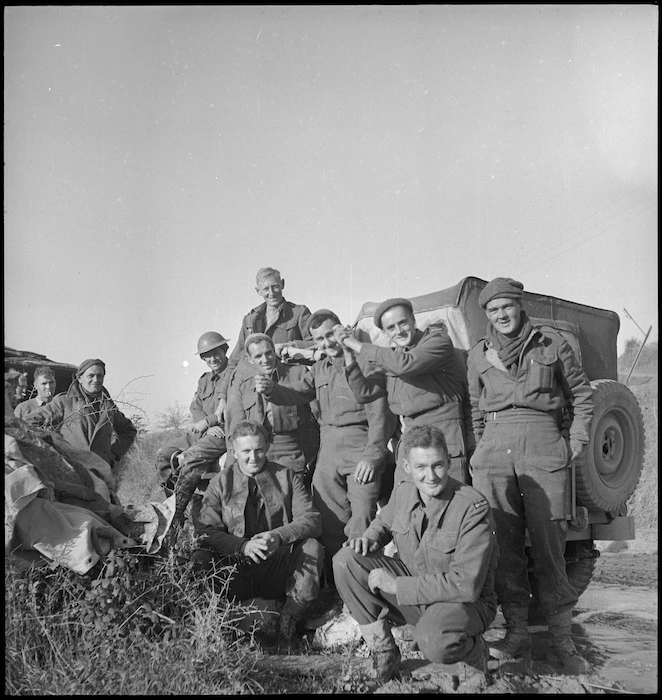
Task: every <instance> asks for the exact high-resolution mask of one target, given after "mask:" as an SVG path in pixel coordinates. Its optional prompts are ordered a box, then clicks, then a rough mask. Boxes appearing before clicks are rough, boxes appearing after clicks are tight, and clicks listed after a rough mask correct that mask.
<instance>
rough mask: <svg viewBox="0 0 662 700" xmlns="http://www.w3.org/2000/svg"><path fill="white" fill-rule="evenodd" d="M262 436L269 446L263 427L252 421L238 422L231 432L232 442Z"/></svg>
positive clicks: (267, 436) (267, 434)
mask: <svg viewBox="0 0 662 700" xmlns="http://www.w3.org/2000/svg"><path fill="white" fill-rule="evenodd" d="M254 435H255V436H260V435H261V436H262V437H263V438H264V441H265V443H266V444H267V445H268V444H269V433H268V432H267V430H266V428H265V427H264V426H263V425H260V424H259V423H257V422H256V421H254V420H240V421H239V422H238V423H237V425H235V427H234V430H233V431H232V442H234V441H235V440H238V439H239V438H242V437H250V436H254Z"/></svg>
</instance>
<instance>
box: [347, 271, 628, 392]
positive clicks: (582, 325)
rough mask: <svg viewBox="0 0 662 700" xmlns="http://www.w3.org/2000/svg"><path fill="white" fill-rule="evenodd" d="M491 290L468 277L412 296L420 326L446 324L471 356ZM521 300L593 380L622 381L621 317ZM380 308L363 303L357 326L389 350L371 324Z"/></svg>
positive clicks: (539, 297)
mask: <svg viewBox="0 0 662 700" xmlns="http://www.w3.org/2000/svg"><path fill="white" fill-rule="evenodd" d="M486 285H487V281H485V280H482V279H479V278H478V277H465V278H463V279H462V280H460V281H459V282H458V283H457V284H456V285H454V286H452V287H447V288H446V289H440V290H439V291H436V292H431V293H430V294H423V295H421V296H415V297H408V298H409V300H410V301H411V303H412V306H413V308H414V315H415V316H416V322H417V325H418V327H419V328H420V329H421V330H425V329H426V328H428V327H430V326H434V325H435V324H437V325H439V324H442V323H443V324H444V325H445V327H446V330H447V331H448V333H449V335H450V337H451V340H452V341H453V344H454V345H455V347H456V348H458V349H461V350H464V351H468V350H469V349H470V348H471V347H472V346H473V345H474V344H475V343H476V342H478V341H479V340H480V339H481V338H483V337H484V336H485V329H486V327H487V317H486V316H485V312H484V310H483V309H481V308H480V304H479V303H478V296H479V294H480V292H481V291H482V290H483V289H484V287H485V286H486ZM522 301H523V303H524V308H525V309H526V311H527V313H528V314H529V316H530V317H531V319H532V321H533V323H535V324H537V325H542V324H544V323H545V321H546V320H549V321H554V324H553V325H554V327H556V328H557V330H558V331H559V332H560V333H561V334H562V335H563V336H564V337H566V339H567V340H568V341H569V342H570V345H571V347H573V349H574V350H575V352H576V353H577V354H578V355H579V358H580V361H581V362H582V365H583V367H584V371H585V372H586V374H587V375H588V378H589V379H590V380H594V379H614V380H617V379H618V370H617V365H616V360H617V345H616V339H617V336H618V330H619V327H620V320H619V317H618V314H616V313H615V312H614V311H608V310H607V309H599V308H596V307H593V306H587V305H586V304H579V303H577V302H574V301H567V300H566V299H560V298H558V297H553V296H549V295H547V294H538V293H537V292H528V291H525V292H524V296H523V300H522ZM380 303H381V302H373V301H369V302H366V303H364V304H363V306H362V307H361V311H360V312H359V314H358V316H357V318H356V321H355V323H354V326H355V328H356V329H357V332H358V334H359V337H362V339H364V340H368V339H369V340H370V342H373V343H375V344H377V345H383V346H386V345H388V339H387V337H386V334H385V333H384V332H383V331H381V330H380V329H379V328H377V326H375V324H374V322H373V320H372V318H373V316H374V313H375V310H376V309H377V307H378V306H379V304H380Z"/></svg>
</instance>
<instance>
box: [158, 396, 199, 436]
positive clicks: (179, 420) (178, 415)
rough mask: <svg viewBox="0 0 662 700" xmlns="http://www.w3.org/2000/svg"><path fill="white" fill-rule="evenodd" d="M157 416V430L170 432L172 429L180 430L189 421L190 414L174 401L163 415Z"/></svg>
mask: <svg viewBox="0 0 662 700" xmlns="http://www.w3.org/2000/svg"><path fill="white" fill-rule="evenodd" d="M158 416H159V420H158V423H157V424H156V427H157V428H159V430H170V429H172V428H174V429H176V430H180V429H181V428H183V427H184V426H185V425H186V424H187V423H189V422H190V421H191V414H190V413H189V412H188V410H187V409H186V408H184V407H182V406H180V405H179V404H178V403H177V402H176V401H175V403H174V404H173V405H172V406H168V407H167V408H166V410H165V411H164V412H163V413H159V414H158Z"/></svg>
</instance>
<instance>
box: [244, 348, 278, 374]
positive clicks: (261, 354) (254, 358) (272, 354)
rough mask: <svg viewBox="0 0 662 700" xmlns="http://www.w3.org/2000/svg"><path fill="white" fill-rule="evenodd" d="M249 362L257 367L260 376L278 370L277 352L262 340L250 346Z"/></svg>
mask: <svg viewBox="0 0 662 700" xmlns="http://www.w3.org/2000/svg"><path fill="white" fill-rule="evenodd" d="M248 361H249V362H250V363H251V364H252V365H255V366H256V367H257V369H258V371H259V372H260V374H271V373H272V372H273V371H274V370H275V369H276V362H277V360H276V351H275V350H274V346H273V345H272V344H271V343H270V342H269V341H267V340H260V341H259V342H257V343H251V344H250V345H249V346H248Z"/></svg>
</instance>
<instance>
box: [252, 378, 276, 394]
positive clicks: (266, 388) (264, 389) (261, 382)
mask: <svg viewBox="0 0 662 700" xmlns="http://www.w3.org/2000/svg"><path fill="white" fill-rule="evenodd" d="M273 388H274V382H273V380H272V379H271V378H270V377H267V376H266V375H265V374H256V375H255V391H257V393H258V394H267V395H268V394H271V392H272V391H273Z"/></svg>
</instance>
